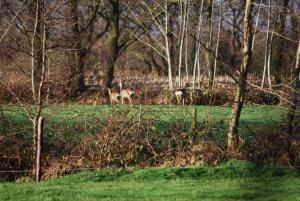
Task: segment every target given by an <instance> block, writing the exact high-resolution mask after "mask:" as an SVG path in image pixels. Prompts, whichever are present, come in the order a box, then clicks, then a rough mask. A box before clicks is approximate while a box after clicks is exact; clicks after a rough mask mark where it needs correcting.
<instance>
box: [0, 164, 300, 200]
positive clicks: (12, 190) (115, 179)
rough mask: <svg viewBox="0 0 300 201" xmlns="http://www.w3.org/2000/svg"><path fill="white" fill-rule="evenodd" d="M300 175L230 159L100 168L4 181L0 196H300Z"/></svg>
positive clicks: (93, 197) (263, 197) (225, 198)
mask: <svg viewBox="0 0 300 201" xmlns="http://www.w3.org/2000/svg"><path fill="white" fill-rule="evenodd" d="M299 194H300V173H299V172H297V171H293V170H290V169H287V168H279V167H277V168H276V167H268V166H257V165H253V164H251V163H247V162H241V161H229V162H227V163H225V164H222V165H219V166H215V167H212V166H210V167H208V166H207V167H190V168H150V169H131V170H120V169H119V170H105V171H104V170H96V171H93V172H82V173H78V174H74V175H70V176H66V177H62V178H58V179H53V180H49V181H43V182H41V183H39V184H37V183H34V182H28V183H0V200H5V201H6V200H26V201H30V200H74V201H76V200H118V201H119V200H128V201H132V200H153V201H157V200H170V201H173V200H224V201H228V200H259V201H261V200H262V201H264V200H282V201H296V200H300V197H299Z"/></svg>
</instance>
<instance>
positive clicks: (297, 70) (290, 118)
mask: <svg viewBox="0 0 300 201" xmlns="http://www.w3.org/2000/svg"><path fill="white" fill-rule="evenodd" d="M299 75H300V42H299V44H298V50H297V54H296V63H295V67H294V70H293V73H292V89H293V90H292V93H291V99H292V100H291V103H290V107H289V111H288V115H287V133H288V134H289V135H291V134H292V133H293V130H294V126H293V122H294V118H295V113H296V108H297V102H298V93H299V92H298V89H299V84H300V83H299Z"/></svg>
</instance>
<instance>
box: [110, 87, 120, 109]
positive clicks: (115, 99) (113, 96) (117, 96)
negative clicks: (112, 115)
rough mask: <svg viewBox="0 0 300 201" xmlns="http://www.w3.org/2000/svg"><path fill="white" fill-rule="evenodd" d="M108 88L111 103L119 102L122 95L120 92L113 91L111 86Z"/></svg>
mask: <svg viewBox="0 0 300 201" xmlns="http://www.w3.org/2000/svg"><path fill="white" fill-rule="evenodd" d="M107 90H108V95H109V100H110V104H111V105H112V106H113V105H114V103H116V104H117V103H118V102H119V99H120V98H121V95H120V93H118V92H113V91H111V89H110V88H107Z"/></svg>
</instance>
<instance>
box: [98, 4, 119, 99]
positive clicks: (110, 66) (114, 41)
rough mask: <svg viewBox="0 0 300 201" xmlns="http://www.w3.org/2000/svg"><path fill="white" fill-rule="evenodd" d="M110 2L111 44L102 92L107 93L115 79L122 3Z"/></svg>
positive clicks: (104, 70) (104, 71)
mask: <svg viewBox="0 0 300 201" xmlns="http://www.w3.org/2000/svg"><path fill="white" fill-rule="evenodd" d="M109 3H110V5H111V7H112V16H111V31H110V45H109V51H108V56H107V65H106V66H105V68H104V69H103V73H104V76H103V85H102V89H101V90H102V93H105V91H106V89H107V88H111V84H112V81H113V79H114V71H115V63H116V60H117V57H118V54H119V36H120V30H119V23H120V3H119V0H109Z"/></svg>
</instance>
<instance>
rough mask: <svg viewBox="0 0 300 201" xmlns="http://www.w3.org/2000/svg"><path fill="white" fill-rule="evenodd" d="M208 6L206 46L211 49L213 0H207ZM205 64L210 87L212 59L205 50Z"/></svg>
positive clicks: (212, 70)
mask: <svg viewBox="0 0 300 201" xmlns="http://www.w3.org/2000/svg"><path fill="white" fill-rule="evenodd" d="M207 6H208V15H207V32H208V34H209V38H208V40H207V42H206V47H207V48H208V49H209V50H211V49H212V37H213V26H212V17H213V0H208V1H207ZM205 58H206V65H207V70H208V86H209V88H210V89H211V87H212V85H213V76H214V66H213V59H212V55H211V52H210V51H206V52H205Z"/></svg>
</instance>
